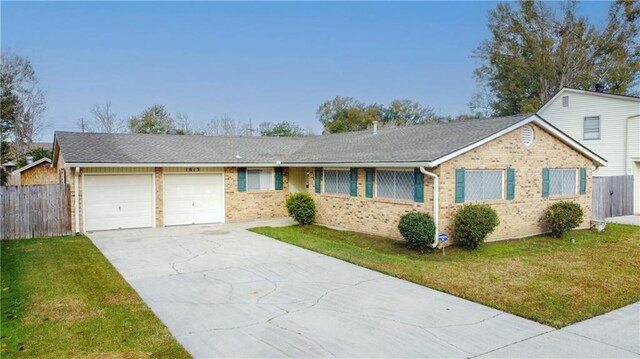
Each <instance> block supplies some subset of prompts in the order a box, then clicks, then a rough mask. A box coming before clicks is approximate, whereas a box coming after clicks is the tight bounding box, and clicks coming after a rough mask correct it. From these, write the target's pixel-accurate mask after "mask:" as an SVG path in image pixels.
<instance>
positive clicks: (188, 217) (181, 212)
mask: <svg viewBox="0 0 640 359" xmlns="http://www.w3.org/2000/svg"><path fill="white" fill-rule="evenodd" d="M223 196H224V191H223V187H222V174H221V173H206V174H204V173H201V174H167V175H165V176H164V225H165V226H173V225H179V224H198V223H215V222H223V221H224V211H223V205H224V202H223Z"/></svg>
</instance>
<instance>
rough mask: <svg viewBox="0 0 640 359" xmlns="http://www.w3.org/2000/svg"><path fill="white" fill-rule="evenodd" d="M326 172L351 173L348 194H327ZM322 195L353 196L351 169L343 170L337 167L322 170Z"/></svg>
mask: <svg viewBox="0 0 640 359" xmlns="http://www.w3.org/2000/svg"><path fill="white" fill-rule="evenodd" d="M326 171H341V172H347V173H349V191H348V192H347V193H342V192H327V191H326V190H325V182H326V181H327V175H326ZM321 185H322V193H326V194H329V195H334V196H350V195H351V168H341V167H337V168H332V167H329V168H323V169H322V184H321Z"/></svg>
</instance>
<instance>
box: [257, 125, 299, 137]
mask: <svg viewBox="0 0 640 359" xmlns="http://www.w3.org/2000/svg"><path fill="white" fill-rule="evenodd" d="M259 128H260V136H274V137H298V136H304V130H303V129H302V128H301V127H300V126H298V125H296V124H295V123H293V122H288V121H282V122H279V123H276V124H272V123H270V122H263V123H261V124H260V126H259Z"/></svg>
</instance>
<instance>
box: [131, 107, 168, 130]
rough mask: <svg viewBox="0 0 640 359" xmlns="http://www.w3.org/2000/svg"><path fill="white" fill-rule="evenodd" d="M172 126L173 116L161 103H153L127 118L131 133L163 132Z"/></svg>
mask: <svg viewBox="0 0 640 359" xmlns="http://www.w3.org/2000/svg"><path fill="white" fill-rule="evenodd" d="M174 128H175V127H174V124H173V118H172V117H171V115H170V114H169V112H167V110H166V109H165V107H164V106H162V105H153V106H151V107H149V108H147V109H145V110H144V111H142V113H141V114H140V115H138V116H133V117H131V118H130V119H129V130H130V131H131V132H133V133H154V134H163V133H167V131H170V130H173V129H174Z"/></svg>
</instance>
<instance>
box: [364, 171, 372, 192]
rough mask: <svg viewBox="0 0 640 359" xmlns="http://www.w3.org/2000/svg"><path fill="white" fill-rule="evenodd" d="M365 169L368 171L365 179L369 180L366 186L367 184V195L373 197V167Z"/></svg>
mask: <svg viewBox="0 0 640 359" xmlns="http://www.w3.org/2000/svg"><path fill="white" fill-rule="evenodd" d="M365 171H366V177H365V179H366V180H367V181H366V186H365V187H366V188H365V192H366V196H367V198H372V197H373V168H367V169H366V170H365Z"/></svg>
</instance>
